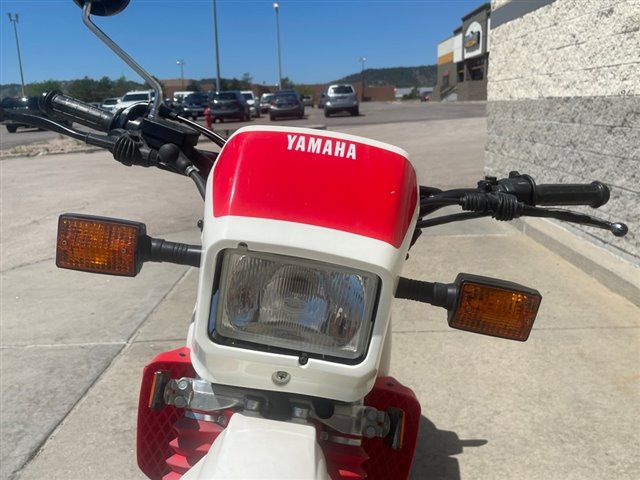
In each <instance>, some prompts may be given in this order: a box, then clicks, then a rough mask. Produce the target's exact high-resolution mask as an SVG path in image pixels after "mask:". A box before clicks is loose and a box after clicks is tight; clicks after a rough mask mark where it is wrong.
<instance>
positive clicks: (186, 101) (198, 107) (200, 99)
mask: <svg viewBox="0 0 640 480" xmlns="http://www.w3.org/2000/svg"><path fill="white" fill-rule="evenodd" d="M208 102H209V95H207V94H206V93H202V92H195V93H190V94H189V95H187V96H185V97H183V98H182V101H181V102H180V103H177V104H176V105H175V109H176V111H177V113H178V115H182V116H183V117H187V118H189V117H191V118H193V119H194V120H197V119H198V117H201V116H203V115H204V109H205V107H206V106H207V103H208Z"/></svg>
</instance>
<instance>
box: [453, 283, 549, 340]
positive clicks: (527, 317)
mask: <svg viewBox="0 0 640 480" xmlns="http://www.w3.org/2000/svg"><path fill="white" fill-rule="evenodd" d="M468 277H473V280H472V279H470V278H462V279H460V280H459V281H456V283H458V285H459V293H458V303H457V308H456V309H455V310H454V311H453V312H452V313H451V314H450V316H449V326H451V327H452V328H457V329H460V330H466V331H470V332H475V333H481V334H484V335H491V336H494V337H500V338H506V339H510V340H519V341H521V342H524V341H526V340H527V338H529V333H530V332H531V328H532V327H533V322H534V320H535V318H536V315H537V313H538V307H539V306H540V302H541V300H542V296H541V295H540V293H538V292H537V291H536V290H533V289H530V288H527V287H523V286H521V285H518V284H515V283H512V282H506V281H504V280H497V279H489V278H486V277H477V276H471V275H468Z"/></svg>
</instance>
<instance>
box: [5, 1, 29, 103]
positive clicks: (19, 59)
mask: <svg viewBox="0 0 640 480" xmlns="http://www.w3.org/2000/svg"><path fill="white" fill-rule="evenodd" d="M7 15H8V16H9V21H10V22H11V23H13V33H15V35H16V48H17V49H18V65H19V66H20V83H21V85H22V96H23V97H24V96H25V94H24V75H23V74H22V57H21V55H20V43H19V42H18V27H16V25H17V24H18V14H17V13H16V14H15V16H13V15H12V14H11V13H7Z"/></svg>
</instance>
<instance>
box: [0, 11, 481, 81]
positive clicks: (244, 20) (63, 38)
mask: <svg viewBox="0 0 640 480" xmlns="http://www.w3.org/2000/svg"><path fill="white" fill-rule="evenodd" d="M278 3H279V10H278V12H279V13H278V17H279V25H280V28H279V31H280V58H281V64H282V76H283V77H288V78H289V79H290V80H291V81H293V82H294V83H325V82H330V81H332V80H336V79H338V78H341V77H344V76H346V75H349V74H352V73H356V72H359V71H360V70H361V69H362V67H363V65H364V68H365V69H366V68H388V67H411V66H419V65H429V64H434V63H436V57H437V55H436V49H437V44H438V43H439V42H441V41H442V40H444V39H446V38H448V37H450V36H451V35H452V33H453V30H454V29H455V28H456V27H458V26H459V25H460V24H461V17H462V16H463V15H465V14H466V13H468V12H470V11H471V10H473V9H475V8H476V7H478V6H479V5H481V4H482V3H484V2H483V1H481V0H413V1H410V0H384V1H382V0H367V1H365V0H279V1H278ZM216 12H217V18H218V22H217V24H218V28H217V30H218V45H219V62H220V76H221V77H222V78H234V77H235V78H241V77H242V76H243V75H244V74H245V73H248V74H249V75H250V76H251V78H252V79H253V82H254V83H259V84H267V85H275V84H276V83H277V81H278V54H277V41H276V14H275V10H274V8H273V1H270V0H217V2H216ZM8 13H12V14H14V15H15V14H18V15H19V20H18V24H17V31H18V41H19V45H20V52H21V57H22V67H23V72H24V81H25V83H27V84H28V83H31V82H41V81H45V80H73V79H76V78H83V77H85V76H87V77H89V78H94V79H99V78H101V77H103V76H107V77H110V78H112V79H115V78H118V77H121V76H125V77H126V78H128V79H131V80H136V81H140V79H139V77H138V76H137V74H136V73H135V72H133V71H132V70H131V69H130V68H129V67H128V66H127V65H126V64H125V63H124V62H122V61H121V60H120V59H119V58H118V57H116V56H115V54H113V53H112V52H111V51H110V50H109V49H108V48H107V47H106V46H105V45H103V44H102V43H101V42H100V41H99V40H98V39H97V38H96V37H95V36H94V35H93V34H92V33H91V32H90V31H89V30H88V29H87V28H86V27H85V26H84V24H83V23H82V19H81V10H80V9H79V8H78V7H77V6H76V5H75V4H74V2H73V0H0V84H7V83H20V69H19V65H18V55H17V49H16V40H15V34H14V29H13V25H12V23H11V22H10V21H9V16H8ZM92 18H93V19H94V22H95V23H96V24H97V25H98V26H99V27H100V28H101V29H102V30H103V31H104V32H105V33H106V34H107V35H109V36H110V37H111V38H112V39H113V40H114V41H116V43H118V45H119V46H120V47H121V48H123V49H124V50H125V51H126V52H127V53H128V54H129V55H130V56H131V57H133V58H134V59H135V60H136V61H137V62H138V63H139V64H140V65H141V66H142V67H143V68H144V69H145V70H147V71H148V72H149V73H151V74H152V75H154V76H156V77H157V78H159V79H161V80H166V79H178V78H180V76H181V71H180V66H179V65H178V64H177V61H178V60H183V61H184V65H183V69H184V78H185V79H195V80H200V79H202V78H215V76H216V61H215V58H216V57H215V42H214V37H215V36H214V22H213V0H131V2H130V3H129V6H128V7H127V9H126V10H124V11H123V12H121V13H120V14H118V15H116V16H111V17H92ZM362 57H364V58H366V61H365V62H364V64H363V62H361V60H360V59H361V58H362Z"/></svg>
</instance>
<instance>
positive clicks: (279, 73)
mask: <svg viewBox="0 0 640 480" xmlns="http://www.w3.org/2000/svg"><path fill="white" fill-rule="evenodd" d="M273 9H274V10H275V11H276V42H277V47H278V89H279V90H282V62H281V60H280V18H279V16H278V10H279V9H280V5H278V2H275V3H274V4H273Z"/></svg>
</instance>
